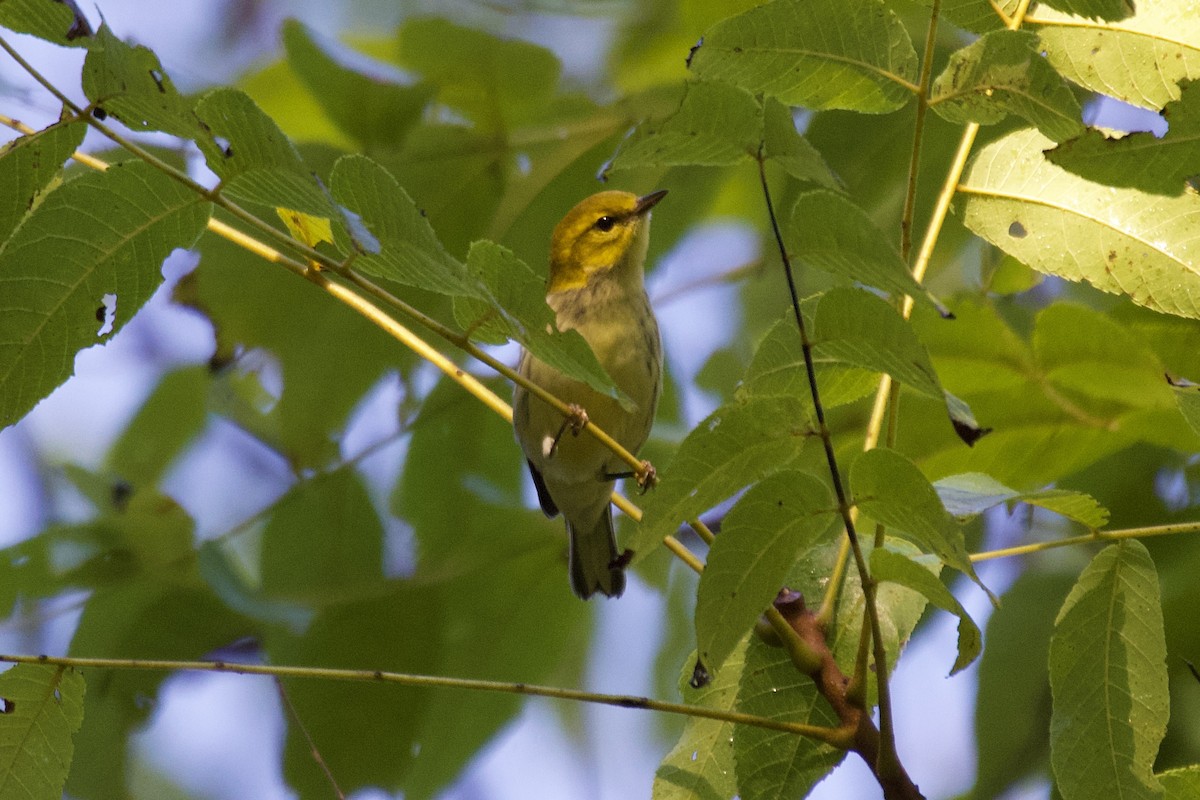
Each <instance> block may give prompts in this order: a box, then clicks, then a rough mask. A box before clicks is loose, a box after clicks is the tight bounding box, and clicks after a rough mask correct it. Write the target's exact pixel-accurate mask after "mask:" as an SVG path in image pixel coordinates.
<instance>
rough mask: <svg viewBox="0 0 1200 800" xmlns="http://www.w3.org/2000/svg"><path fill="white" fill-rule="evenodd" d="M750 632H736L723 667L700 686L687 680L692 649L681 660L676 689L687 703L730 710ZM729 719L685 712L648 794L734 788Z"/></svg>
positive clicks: (689, 799)
mask: <svg viewBox="0 0 1200 800" xmlns="http://www.w3.org/2000/svg"><path fill="white" fill-rule="evenodd" d="M751 638H752V637H742V640H741V641H740V642H738V643H737V645H736V646H735V647H734V649H733V651H732V652H731V653H730V654H729V656H728V657H727V658H726V659H725V667H724V669H722V670H721V671H720V672H719V673H717V674H716V675H714V676H713V679H712V680H711V681H710V682H709V683H708V684H706V685H705V686H704V687H703V688H700V689H694V688H692V686H691V685H690V683H689V679H690V678H691V676H692V669H693V665H694V664H695V663H696V658H695V654H693V655H692V656H691V657H690V658H688V659H687V660H686V661H684V665H683V674H682V675H681V676H680V679H679V690H680V693H681V694H682V695H683V701H684V702H685V703H688V704H689V705H697V706H703V707H704V708H711V709H714V710H717V711H732V710H733V708H734V702H735V701H736V700H737V696H738V687H739V684H740V683H741V680H742V673H743V670H744V669H745V663H746V647H747V645H748V643H749V640H750V639H751ZM734 730H735V727H734V724H733V723H732V722H722V721H721V720H717V719H706V718H704V717H691V716H689V717H688V718H687V723H686V724H685V725H684V728H683V733H682V734H681V735H680V737H679V741H678V742H676V743H675V746H674V747H673V748H671V752H669V753H667V755H666V756H665V757H664V758H663V760H662V763H661V764H660V765H659V767H658V771H657V772H655V774H654V788H653V791H652V793H651V797H652V798H653V800H726V798H730V797H733V796H734V795H736V794H737V790H738V787H737V781H736V777H735V775H734V760H733V742H734Z"/></svg>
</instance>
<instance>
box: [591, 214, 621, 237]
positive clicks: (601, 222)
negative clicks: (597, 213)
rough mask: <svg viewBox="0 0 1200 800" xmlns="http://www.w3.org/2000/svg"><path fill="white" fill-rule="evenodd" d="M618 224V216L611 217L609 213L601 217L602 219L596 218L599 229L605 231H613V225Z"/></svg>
mask: <svg viewBox="0 0 1200 800" xmlns="http://www.w3.org/2000/svg"><path fill="white" fill-rule="evenodd" d="M616 224H617V220H616V218H615V217H610V216H608V215H605V216H603V217H601V218H600V219H598V220H596V228H597V230H601V231H604V232H605V233H608V232H609V231H611V230H612V229H613V226H614V225H616Z"/></svg>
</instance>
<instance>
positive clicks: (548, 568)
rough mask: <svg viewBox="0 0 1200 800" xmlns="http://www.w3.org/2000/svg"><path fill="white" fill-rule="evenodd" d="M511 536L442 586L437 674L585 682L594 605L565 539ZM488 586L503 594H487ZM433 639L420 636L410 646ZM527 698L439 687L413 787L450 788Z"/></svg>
mask: <svg viewBox="0 0 1200 800" xmlns="http://www.w3.org/2000/svg"><path fill="white" fill-rule="evenodd" d="M475 405H478V403H476V404H475ZM494 531H495V529H494V528H491V529H489V530H487V531H481V532H480V533H481V535H486V534H487V533H490V532H494ZM513 533H515V531H513ZM509 541H510V545H509V547H508V549H507V551H501V552H500V555H499V557H497V558H494V559H493V560H492V561H491V562H490V563H487V564H484V565H483V566H482V567H481V568H480V569H478V570H477V571H475V572H472V573H467V574H464V575H462V576H460V577H458V578H456V579H455V580H453V581H449V582H446V583H444V584H442V585H441V586H439V596H440V598H441V601H442V609H443V613H442V615H441V620H442V629H441V631H442V635H443V637H444V640H445V641H444V643H443V644H442V645H441V653H442V657H441V662H440V665H439V667H438V668H437V670H436V672H435V673H434V674H437V675H460V676H469V677H472V678H479V679H482V680H493V681H506V682H509V683H521V682H526V683H528V682H536V683H542V684H547V683H549V684H558V685H563V684H565V685H580V684H581V682H582V681H583V680H584V677H583V670H584V668H585V667H586V655H587V652H588V646H589V643H590V642H591V641H593V638H592V637H593V636H594V634H595V629H594V626H593V625H592V619H593V612H594V607H592V606H589V605H588V604H586V603H580V602H577V601H576V600H575V598H574V597H572V596H571V594H570V589H569V588H568V581H567V580H566V566H565V564H564V563H563V555H562V552H563V551H562V546H561V539H550V538H548V537H546V538H543V539H542V541H540V542H539V543H538V546H536V547H533V548H530V549H524V548H522V549H518V548H514V547H512V545H511V540H509ZM494 552H495V551H494ZM481 592H482V593H483V594H486V595H487V596H489V597H493V598H497V599H500V598H503V599H502V600H501V601H500V602H495V603H484V604H480V602H479V598H480V596H481ZM424 645H425V642H424V640H414V641H412V642H410V643H409V645H408V646H409V648H410V649H420V648H421V647H423V646H424ZM524 702H525V698H522V697H519V696H514V695H507V694H498V693H495V692H488V693H486V696H484V695H483V694H481V693H479V692H433V693H432V694H431V696H430V698H429V705H428V708H427V712H426V713H425V715H424V717H423V719H422V721H421V727H420V729H418V731H417V735H416V741H417V742H418V743H419V744H420V750H419V752H417V753H416V754H415V756H414V757H413V762H412V766H411V768H410V771H409V772H408V773H407V774H406V775H405V776H404V778H403V781H402V786H403V790H404V797H406V798H412V799H413V800H430V799H431V798H434V797H444V796H445V795H446V792H447V787H448V786H450V785H451V784H452V783H454V782H455V780H456V779H457V778H459V776H460V774H461V773H462V772H463V771H464V770H465V769H466V768H467V765H468V764H469V763H471V761H472V760H473V759H475V758H477V756H478V755H479V753H480V752H481V751H482V750H483V749H484V747H485V746H486V745H487V743H488V742H489V740H491V739H493V737H495V736H497V735H498V734H500V733H501V732H502V731H503V730H504V729H505V726H508V725H510V724H515V723H516V722H517V719H516V718H517V716H518V714H519V713H520V712H521V710H522V708H523V707H524ZM447 720H470V722H471V724H470V725H468V726H463V725H455V724H447ZM379 724H380V729H381V730H382V731H383V732H384V735H385V737H386V736H388V735H390V733H391V730H392V728H391V722H390V721H389V720H387V719H381V720H380V722H379ZM342 735H343V737H344V735H345V732H344V730H343V731H342Z"/></svg>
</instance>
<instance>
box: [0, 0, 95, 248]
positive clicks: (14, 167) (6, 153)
mask: <svg viewBox="0 0 1200 800" xmlns="http://www.w3.org/2000/svg"><path fill="white" fill-rule="evenodd" d="M0 7H2V6H0ZM86 132H87V125H86V124H84V123H82V122H59V123H56V124H54V125H51V126H50V127H48V128H46V129H45V130H42V131H38V132H37V133H34V134H31V135H29V136H22V137H20V138H19V139H14V140H13V141H11V142H9V143H8V144H6V145H5V146H4V148H3V149H0V236H2V237H3V238H4V239H7V238H8V237H9V235H11V234H12V232H13V231H14V230H15V229H16V227H17V226H18V225H19V224H20V223H21V221H22V220H24V219H25V217H26V216H28V215H29V214H30V213H32V211H33V210H34V209H35V208H36V207H37V205H38V204H39V203H40V202H41V200H42V198H43V197H44V195H45V193H46V192H47V191H48V190H49V189H51V188H52V187H53V186H54V184H55V182H56V181H57V179H58V177H59V175H60V174H62V170H63V164H64V163H66V160H67V159H68V158H70V157H71V154H72V153H74V152H75V150H76V149H77V148H78V147H79V145H80V143H81V142H82V141H83V135H84V133H86Z"/></svg>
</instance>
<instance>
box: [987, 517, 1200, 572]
mask: <svg viewBox="0 0 1200 800" xmlns="http://www.w3.org/2000/svg"><path fill="white" fill-rule="evenodd" d="M1177 533H1200V522H1179V523H1174V524H1170V525H1150V526H1147V527H1144V528H1122V529H1120V530H1115V531H1093V532H1092V533H1085V534H1083V535H1082V536H1069V537H1067V538H1066V539H1054V540H1052V541H1049V542H1034V543H1032V544H1022V545H1018V546H1016V547H1005V548H1003V549H1001V550H988V551H986V552H983V553H974V554H972V556H971V561H972V563H975V562H979V561H991V560H992V559H995V558H1009V557H1010V556H1023V555H1027V554H1029V553H1040V552H1042V551H1043V550H1054V549H1056V548H1059V547H1071V546H1072V545H1077V544H1088V543H1090V542H1119V541H1121V540H1122V539H1141V538H1144V537H1149V536H1170V535H1173V534H1177Z"/></svg>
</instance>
